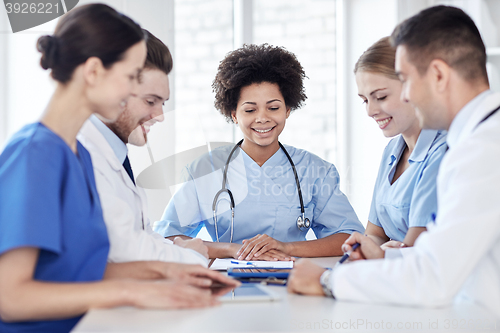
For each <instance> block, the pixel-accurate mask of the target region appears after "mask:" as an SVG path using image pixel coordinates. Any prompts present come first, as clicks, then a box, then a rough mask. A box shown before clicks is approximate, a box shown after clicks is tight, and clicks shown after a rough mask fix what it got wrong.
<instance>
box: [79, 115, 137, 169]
mask: <svg viewBox="0 0 500 333" xmlns="http://www.w3.org/2000/svg"><path fill="white" fill-rule="evenodd" d="M89 120H90V122H91V123H92V124H94V126H95V127H96V128H97V129H98V130H99V132H101V134H102V135H103V136H104V138H105V139H106V141H107V142H108V143H109V145H110V146H111V149H113V151H114V152H115V155H116V157H117V158H118V161H120V163H122V164H123V162H124V161H125V158H126V157H127V153H128V149H127V145H126V144H125V143H124V142H123V141H122V140H121V139H120V138H119V137H118V136H117V135H116V134H115V133H114V132H113V131H112V130H111V129H110V128H109V127H108V126H106V124H104V123H103V122H102V121H101V120H100V119H99V118H97V117H96V116H95V115H91V116H90V118H89Z"/></svg>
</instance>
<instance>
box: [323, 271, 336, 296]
mask: <svg viewBox="0 0 500 333" xmlns="http://www.w3.org/2000/svg"><path fill="white" fill-rule="evenodd" d="M331 274H332V270H331V269H327V270H326V271H324V272H323V274H321V277H320V279H319V282H320V283H321V288H323V293H324V294H325V296H328V297H334V296H333V293H332V290H331V287H330V275H331ZM334 298H335V297H334Z"/></svg>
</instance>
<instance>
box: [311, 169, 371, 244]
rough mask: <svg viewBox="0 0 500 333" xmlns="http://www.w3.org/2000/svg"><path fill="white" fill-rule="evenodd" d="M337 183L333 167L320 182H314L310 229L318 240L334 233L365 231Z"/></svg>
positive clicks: (336, 173) (335, 170)
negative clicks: (312, 213)
mask: <svg viewBox="0 0 500 333" xmlns="http://www.w3.org/2000/svg"><path fill="white" fill-rule="evenodd" d="M339 182H340V177H339V174H338V172H337V169H336V168H335V167H334V166H333V165H331V167H330V168H329V169H328V172H327V174H326V176H325V177H324V178H323V179H322V180H321V179H317V180H316V184H315V185H316V186H314V189H315V190H314V191H315V192H316V193H314V194H313V199H312V200H313V201H314V202H315V208H314V218H313V221H312V229H313V230H314V233H315V234H316V237H318V238H323V237H326V236H330V235H332V234H336V233H346V234H351V233H353V232H354V231H358V232H360V233H363V232H364V231H365V228H364V227H363V225H362V224H361V223H360V222H359V219H358V217H357V215H356V213H355V212H354V209H353V208H352V206H351V204H350V203H349V200H348V199H347V197H346V196H345V194H344V193H342V191H341V190H340V185H339Z"/></svg>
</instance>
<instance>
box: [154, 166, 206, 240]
mask: <svg viewBox="0 0 500 333" xmlns="http://www.w3.org/2000/svg"><path fill="white" fill-rule="evenodd" d="M182 175H183V180H184V183H183V184H182V185H181V187H180V188H179V189H178V190H177V191H176V192H175V194H174V195H173V197H172V199H170V202H169V203H168V205H167V207H166V208H165V211H164V212H163V216H162V218H161V220H160V221H157V222H155V223H154V227H153V230H154V231H155V232H157V233H159V234H160V235H162V236H163V237H170V236H175V235H185V236H189V237H196V235H197V234H198V232H199V231H200V230H201V228H202V227H203V226H204V223H203V218H202V214H201V209H200V203H199V200H198V194H197V191H196V183H195V180H194V178H193V176H192V175H191V174H190V173H189V171H188V169H187V168H186V167H184V169H183V171H182Z"/></svg>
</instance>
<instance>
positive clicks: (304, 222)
mask: <svg viewBox="0 0 500 333" xmlns="http://www.w3.org/2000/svg"><path fill="white" fill-rule="evenodd" d="M310 227H311V221H309V219H308V218H307V217H306V218H304V215H300V216H299V217H298V218H297V228H299V230H300V231H307V230H309V228H310Z"/></svg>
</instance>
